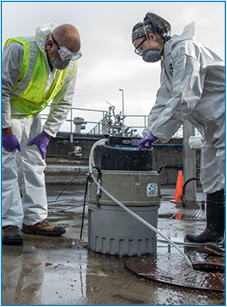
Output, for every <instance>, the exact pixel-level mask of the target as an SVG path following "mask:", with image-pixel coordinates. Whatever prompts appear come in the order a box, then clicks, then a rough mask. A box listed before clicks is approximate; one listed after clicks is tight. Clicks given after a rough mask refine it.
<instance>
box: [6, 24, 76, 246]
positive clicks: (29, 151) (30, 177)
mask: <svg viewBox="0 0 227 307" xmlns="http://www.w3.org/2000/svg"><path fill="white" fill-rule="evenodd" d="M80 45H81V43H80V36H79V32H78V30H77V29H76V28H75V27H74V26H73V25H69V24H64V25H60V26H58V25H56V24H55V23H47V24H45V25H42V26H40V27H38V28H37V29H36V31H35V36H31V37H16V38H12V39H9V40H7V42H6V44H5V46H4V50H3V54H2V243H4V244H22V243H23V236H22V232H21V230H22V231H23V232H24V233H27V234H37V235H49V236H60V235H62V234H63V233H65V231H66V230H65V227H64V226H63V225H52V224H50V223H49V222H48V221H47V216H48V206H47V198H46V190H45V177H44V169H45V166H46V164H45V157H46V147H47V145H48V143H49V140H50V138H51V137H55V136H56V134H57V132H58V131H59V129H60V126H61V125H62V124H63V123H64V121H65V120H66V118H67V115H68V112H69V111H70V108H71V106H72V102H73V96H74V91H75V82H76V74H77V61H76V60H78V59H79V58H80V57H81V55H82V54H81V52H80ZM50 101H52V103H51V108H50V112H49V115H48V118H47V120H46V122H45V124H44V126H43V128H42V127H41V118H40V116H39V113H40V112H41V111H42V110H43V109H44V108H45V107H46V106H47V104H48V103H49V102H50Z"/></svg>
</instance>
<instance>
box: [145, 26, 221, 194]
mask: <svg viewBox="0 0 227 307" xmlns="http://www.w3.org/2000/svg"><path fill="white" fill-rule="evenodd" d="M194 35H195V25H194V22H193V23H191V24H189V25H188V26H186V27H185V29H184V31H183V33H182V35H174V36H173V37H172V38H171V39H170V40H169V41H167V42H166V43H165V47H164V56H163V57H162V62H161V65H162V71H161V86H160V88H159V90H158V92H157V96H156V102H155V105H154V107H153V108H152V109H151V112H150V114H149V117H148V126H147V128H145V129H144V131H143V135H144V137H146V136H148V135H149V134H153V135H154V136H155V137H156V138H158V139H159V140H160V141H161V142H163V143H166V142H168V141H169V140H170V138H171V137H172V135H173V134H174V133H175V132H176V131H177V130H178V129H179V128H180V126H181V125H182V124H183V123H184V121H185V120H188V121H189V122H190V123H191V124H193V125H194V126H195V127H196V128H197V130H198V131H199V132H200V133H201V135H202V148H201V174H200V179H201V183H202V186H203V191H204V192H205V193H214V192H216V191H218V190H221V189H223V188H224V173H225V66H224V63H223V60H222V59H221V58H220V57H219V56H218V55H217V54H215V53H214V52H213V51H211V50H210V49H208V48H206V47H205V46H203V45H201V44H199V43H197V42H195V41H194Z"/></svg>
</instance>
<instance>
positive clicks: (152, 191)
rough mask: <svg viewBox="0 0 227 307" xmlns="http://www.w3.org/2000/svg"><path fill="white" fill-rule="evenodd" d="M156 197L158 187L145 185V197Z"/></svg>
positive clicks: (153, 184) (150, 184) (152, 184)
mask: <svg viewBox="0 0 227 307" xmlns="http://www.w3.org/2000/svg"><path fill="white" fill-rule="evenodd" d="M157 195H158V185H157V183H148V185H147V197H152V196H157Z"/></svg>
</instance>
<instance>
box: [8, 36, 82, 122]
mask: <svg viewBox="0 0 227 307" xmlns="http://www.w3.org/2000/svg"><path fill="white" fill-rule="evenodd" d="M10 42H18V43H21V44H22V45H23V47H24V53H23V61H22V65H21V72H20V77H19V80H18V83H17V84H16V86H15V87H14V88H12V95H11V100H10V104H11V106H12V111H13V112H12V113H13V114H12V115H11V117H13V118H15V117H21V116H26V117H34V116H37V115H38V114H39V113H40V112H41V111H42V110H43V109H44V108H45V107H46V106H47V104H48V103H49V102H50V101H51V100H52V99H53V98H54V97H55V96H56V94H57V93H58V92H59V91H60V89H61V88H62V86H63V85H65V84H66V83H68V82H69V80H70V79H71V78H72V77H73V75H74V73H75V71H76V62H70V65H69V67H68V68H66V69H64V70H58V71H57V72H56V76H55V79H54V81H53V82H52V84H51V86H50V88H49V90H48V91H47V93H45V89H46V75H47V71H46V62H45V58H44V55H43V53H42V52H41V51H40V49H39V48H38V46H37V45H36V42H35V40H34V37H16V38H13V39H9V40H8V41H7V42H6V44H5V46H6V45H7V44H8V43H10ZM15 110H16V112H15Z"/></svg>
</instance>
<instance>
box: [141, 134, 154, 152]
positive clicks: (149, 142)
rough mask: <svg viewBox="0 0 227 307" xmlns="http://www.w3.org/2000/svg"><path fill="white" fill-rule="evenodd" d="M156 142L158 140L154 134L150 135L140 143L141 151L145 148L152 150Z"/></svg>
mask: <svg viewBox="0 0 227 307" xmlns="http://www.w3.org/2000/svg"><path fill="white" fill-rule="evenodd" d="M155 140H157V138H156V137H155V136H154V135H153V134H150V135H148V136H147V137H146V138H145V139H142V140H141V141H140V143H139V150H141V149H144V148H147V149H150V148H151V146H152V143H153V142H154V141H155Z"/></svg>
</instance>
